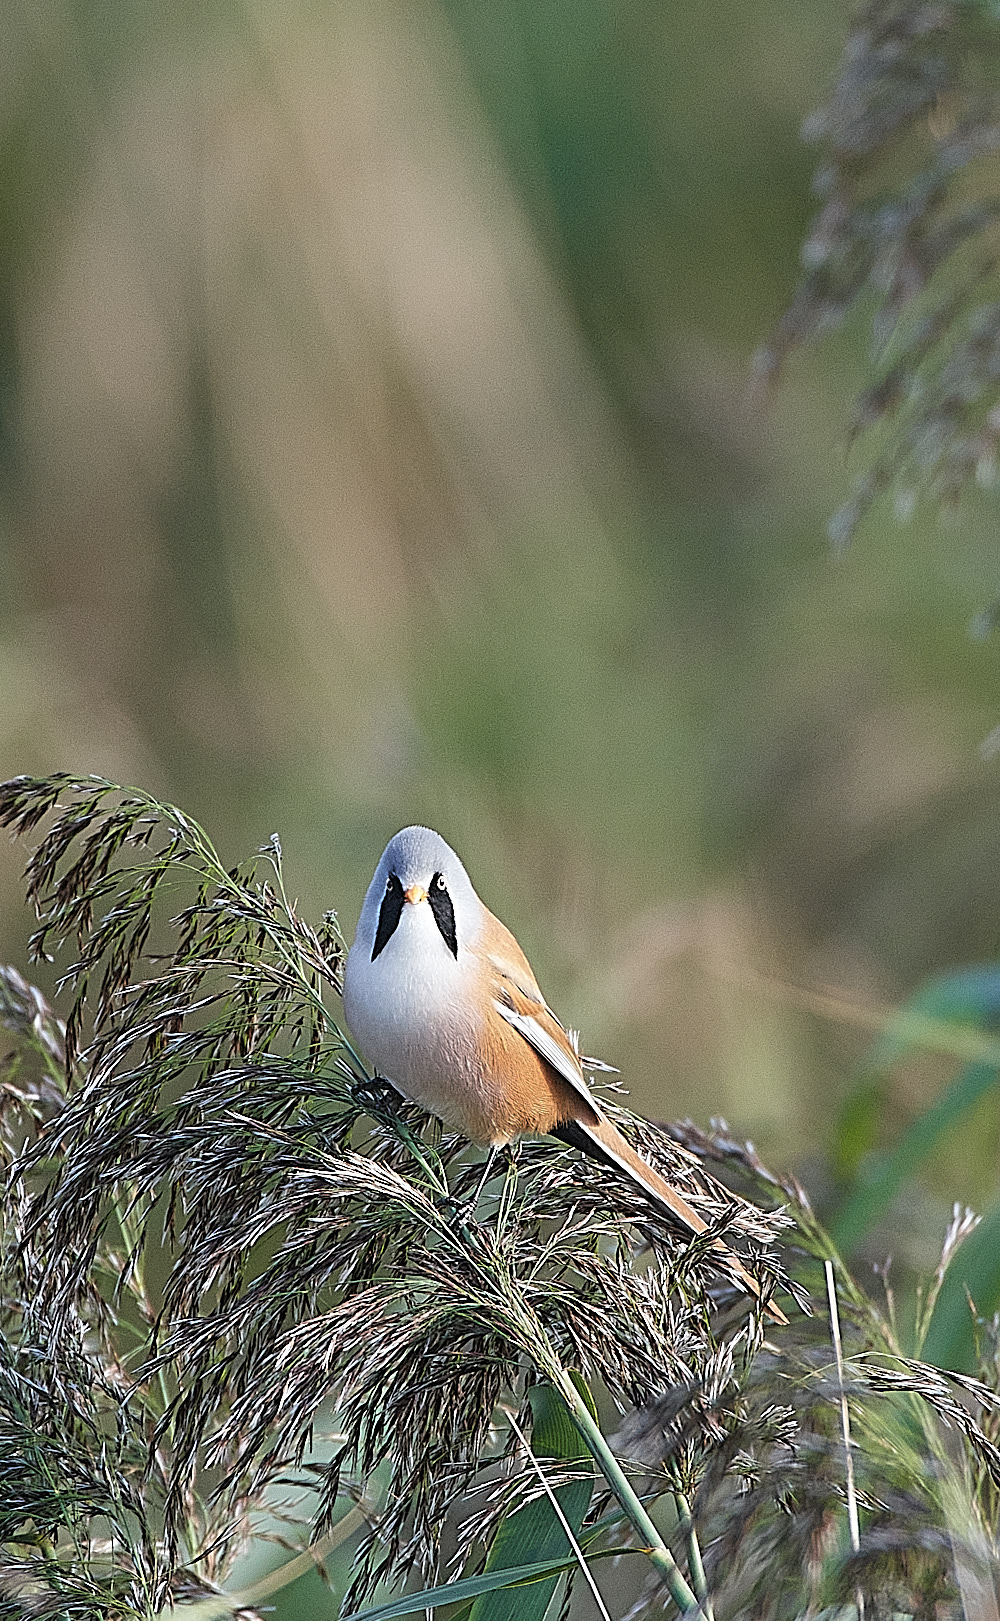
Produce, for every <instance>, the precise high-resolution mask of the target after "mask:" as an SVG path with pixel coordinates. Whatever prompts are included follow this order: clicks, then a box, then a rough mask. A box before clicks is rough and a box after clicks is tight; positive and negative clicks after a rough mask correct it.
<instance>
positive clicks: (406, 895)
mask: <svg viewBox="0 0 1000 1621" xmlns="http://www.w3.org/2000/svg"><path fill="white" fill-rule="evenodd" d="M403 899H404V901H409V903H410V905H411V906H416V904H417V902H418V901H425V900H426V899H427V891H426V889H421V887H420V885H419V884H411V885H410V887H409V889H404V890H403Z"/></svg>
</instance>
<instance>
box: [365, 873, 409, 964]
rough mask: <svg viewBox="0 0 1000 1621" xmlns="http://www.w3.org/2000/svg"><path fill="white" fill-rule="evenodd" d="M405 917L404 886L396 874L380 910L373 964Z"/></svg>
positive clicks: (390, 879) (386, 887)
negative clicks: (403, 916)
mask: <svg viewBox="0 0 1000 1621" xmlns="http://www.w3.org/2000/svg"><path fill="white" fill-rule="evenodd" d="M402 915H403V886H402V884H401V883H400V881H399V879H398V878H397V877H396V874H395V873H394V872H391V873H390V874H389V882H388V883H387V884H386V886H385V894H384V895H383V897H382V905H381V907H380V908H379V914H378V928H377V929H376V930H375V944H374V945H373V946H372V962H374V961H375V958H376V957H377V956H378V954H379V952H380V951H384V950H385V948H386V946H387V945H388V944H389V941H390V940H391V939H392V937H393V935H394V934H395V932H396V925H397V923H398V922H399V920H400V918H401V917H402Z"/></svg>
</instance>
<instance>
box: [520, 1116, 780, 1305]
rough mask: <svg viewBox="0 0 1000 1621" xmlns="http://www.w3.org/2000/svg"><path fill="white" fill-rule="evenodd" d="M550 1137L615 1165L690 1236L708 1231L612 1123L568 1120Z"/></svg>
mask: <svg viewBox="0 0 1000 1621" xmlns="http://www.w3.org/2000/svg"><path fill="white" fill-rule="evenodd" d="M551 1135H552V1136H553V1137H558V1138H559V1139H560V1141H562V1142H564V1143H569V1145H570V1147H572V1148H579V1149H582V1151H583V1152H584V1153H585V1154H589V1155H590V1156H591V1158H592V1159H598V1160H601V1161H602V1163H603V1164H605V1165H612V1166H614V1167H615V1168H616V1169H617V1170H619V1171H623V1172H624V1174H625V1175H626V1176H627V1177H628V1179H629V1181H630V1182H634V1183H635V1184H636V1186H637V1187H639V1188H640V1189H641V1190H642V1192H643V1193H644V1194H645V1195H646V1198H647V1199H648V1200H649V1201H650V1203H651V1204H654V1205H658V1206H659V1208H660V1209H661V1210H663V1211H664V1213H665V1214H666V1215H667V1216H669V1217H670V1219H671V1220H672V1221H675V1222H677V1223H679V1225H680V1226H681V1227H685V1228H686V1229H687V1231H688V1232H689V1233H703V1232H704V1231H705V1229H706V1228H707V1226H708V1223H707V1221H704V1220H703V1218H702V1217H701V1216H699V1214H698V1212H697V1210H694V1209H692V1207H691V1206H690V1205H689V1204H688V1202H687V1200H686V1199H684V1198H682V1197H681V1195H680V1194H679V1193H676V1192H675V1191H674V1189H673V1188H672V1187H671V1186H670V1184H669V1182H665V1181H664V1180H663V1177H662V1176H660V1174H659V1172H657V1171H654V1170H653V1167H652V1166H651V1165H648V1164H647V1163H646V1161H645V1160H644V1159H643V1158H642V1157H641V1155H639V1154H637V1153H636V1151H635V1149H634V1148H631V1147H630V1146H629V1144H628V1143H627V1142H626V1141H625V1138H624V1137H623V1136H622V1134H621V1132H620V1131H616V1129H615V1127H614V1126H613V1125H612V1124H611V1121H610V1120H604V1119H602V1118H598V1119H597V1121H596V1122H595V1123H592V1122H591V1121H589V1120H579V1119H577V1120H566V1121H563V1123H562V1124H561V1125H558V1126H556V1127H555V1128H554V1129H553V1130H552V1132H551ZM713 1248H715V1249H716V1250H718V1251H719V1254H720V1255H724V1256H725V1258H726V1259H725V1270H726V1271H727V1272H730V1273H733V1274H734V1275H735V1276H736V1277H737V1278H738V1279H739V1280H740V1282H741V1283H742V1284H743V1286H744V1287H745V1289H746V1290H747V1292H748V1294H751V1295H754V1296H755V1297H756V1298H757V1299H759V1298H760V1284H759V1283H758V1282H757V1279H756V1278H755V1277H753V1276H752V1274H751V1273H749V1272H748V1271H747V1269H746V1267H745V1266H744V1265H743V1262H742V1261H741V1260H740V1259H739V1257H738V1256H736V1255H734V1254H733V1252H732V1250H731V1249H728V1248H727V1247H726V1245H725V1244H724V1243H723V1242H722V1240H721V1238H717V1239H716V1240H715V1243H714V1245H713ZM764 1309H765V1311H766V1312H767V1315H768V1316H769V1317H770V1318H771V1319H772V1320H773V1321H774V1322H776V1323H787V1322H788V1318H787V1317H786V1316H785V1314H784V1312H783V1311H782V1310H781V1309H780V1307H778V1306H774V1305H772V1304H770V1302H769V1303H768V1305H767V1306H766V1307H765V1308H764Z"/></svg>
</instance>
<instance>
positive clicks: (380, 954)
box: [344, 827, 787, 1323]
mask: <svg viewBox="0 0 1000 1621" xmlns="http://www.w3.org/2000/svg"><path fill="white" fill-rule="evenodd" d="M344 1013H345V1016H346V1020H347V1026H348V1029H349V1031H350V1033H351V1035H352V1037H353V1038H354V1040H355V1041H356V1042H357V1044H358V1046H359V1047H360V1049H361V1051H362V1053H363V1054H364V1056H365V1057H366V1058H367V1059H368V1060H369V1062H370V1063H372V1064H374V1065H375V1066H376V1067H377V1068H378V1070H379V1071H380V1072H381V1073H382V1074H383V1075H384V1076H385V1078H386V1079H387V1080H389V1081H391V1082H392V1084H393V1086H394V1087H396V1089H397V1090H398V1091H399V1092H401V1093H402V1094H403V1096H404V1097H407V1098H411V1099H412V1100H413V1101H414V1102H415V1103H418V1104H419V1105H420V1106H421V1107H422V1108H424V1109H426V1110H428V1112H429V1113H431V1114H433V1115H436V1116H437V1118H438V1119H439V1120H441V1121H443V1122H444V1124H445V1125H446V1126H447V1127H448V1128H449V1129H450V1130H452V1131H457V1132H460V1133H461V1134H462V1135H464V1136H465V1137H468V1138H469V1139H470V1140H471V1141H472V1142H474V1143H478V1144H480V1145H482V1146H484V1147H488V1148H490V1149H491V1150H496V1149H499V1148H502V1147H504V1146H506V1145H508V1144H510V1143H513V1142H515V1141H516V1140H517V1139H518V1138H520V1137H523V1136H526V1135H536V1134H544V1133H548V1134H549V1135H551V1136H553V1137H558V1138H560V1139H561V1140H562V1141H563V1142H565V1143H569V1144H570V1145H571V1146H572V1147H574V1148H579V1149H582V1150H583V1151H584V1153H587V1154H590V1155H592V1156H593V1157H594V1158H595V1159H598V1160H601V1161H602V1162H603V1163H604V1164H606V1165H609V1166H612V1167H614V1168H615V1169H617V1170H618V1171H620V1172H621V1173H623V1174H624V1175H625V1176H626V1177H628V1178H629V1179H630V1181H631V1182H632V1183H633V1184H634V1185H635V1186H637V1187H638V1188H639V1189H640V1190H641V1191H642V1193H643V1194H644V1195H645V1197H646V1198H647V1199H648V1200H649V1201H650V1202H651V1203H652V1204H653V1205H654V1206H655V1207H656V1208H657V1209H658V1210H659V1211H661V1212H662V1213H663V1214H664V1215H666V1216H667V1217H668V1218H669V1219H670V1220H671V1221H672V1222H673V1223H675V1224H676V1225H678V1226H680V1227H682V1228H683V1229H685V1230H686V1231H687V1232H689V1233H702V1232H704V1231H705V1229H706V1227H707V1223H706V1222H705V1221H704V1220H703V1219H702V1217H701V1216H700V1215H699V1214H698V1212H697V1211H696V1210H694V1209H693V1208H692V1206H691V1205H690V1204H689V1203H688V1202H687V1200H686V1199H684V1198H683V1197H682V1195H681V1194H679V1193H678V1192H677V1191H676V1190H675V1189H674V1188H672V1187H671V1186H670V1184H669V1183H668V1182H666V1181H665V1180H664V1178H663V1177H662V1176H660V1174H659V1172H657V1171H655V1170H654V1169H653V1167H652V1166H651V1165H649V1164H648V1163H647V1162H646V1161H645V1160H644V1159H643V1158H642V1157H641V1156H640V1155H639V1154H637V1153H636V1152H635V1150H634V1149H633V1148H632V1147H631V1145H630V1144H629V1143H627V1142H626V1140H625V1138H624V1137H623V1136H622V1134H621V1132H620V1131H618V1130H617V1128H616V1127H615V1126H614V1125H613V1124H612V1122H611V1121H610V1120H609V1119H608V1118H607V1116H606V1115H605V1113H604V1111H603V1110H602V1109H601V1106H600V1104H599V1103H598V1101H597V1099H596V1098H595V1097H594V1095H593V1093H592V1092H591V1090H590V1087H589V1086H588V1084H587V1081H586V1078H585V1076H584V1073H583V1069H582V1067H581V1063H580V1059H579V1056H578V1054H577V1052H576V1050H575V1048H574V1045H573V1043H572V1042H571V1040H570V1038H569V1036H568V1035H567V1033H566V1031H565V1030H564V1029H563V1027H562V1025H561V1024H560V1023H559V1020H558V1019H557V1018H556V1016H555V1014H554V1013H553V1012H552V1009H551V1008H550V1007H549V1006H548V1004H547V1003H546V1001H545V998H544V996H543V995H542V993H541V991H540V990H539V988H538V982H537V980H536V979H535V976H534V974H533V973H532V971H531V967H530V965H529V963H528V960H527V958H526V957H525V955H524V952H523V951H522V950H521V948H520V946H519V945H518V943H517V941H516V940H515V939H514V936H513V935H512V934H511V932H510V930H509V929H507V928H505V927H504V925H503V924H502V923H501V922H500V920H499V918H496V917H494V915H493V913H492V912H491V911H490V910H489V909H488V907H486V906H484V904H483V902H482V901H481V900H480V898H479V896H478V895H477V894H476V891H475V889H474V888H473V886H472V882H471V880H470V878H469V875H468V873H467V872H466V870H465V868H464V867H463V865H462V863H461V861H460V860H459V858H458V856H457V855H456V854H455V852H454V850H452V848H451V847H450V845H448V844H446V843H445V841H444V839H443V838H441V836H440V834H438V833H435V832H433V831H432V830H431V829H430V828H427V827H406V828H403V830H402V832H400V833H397V834H396V836H395V838H393V839H390V841H389V843H388V844H387V845H386V848H385V850H384V851H383V853H382V858H381V860H380V861H379V864H378V866H377V867H376V869H375V876H374V878H373V879H372V881H371V884H370V885H369V887H368V892H367V894H366V896H365V900H364V905H363V907H362V909H361V917H360V919H359V922H358V928H357V934H356V935H355V939H354V944H353V945H352V946H351V949H350V953H349V955H348V958H347V967H346V971H345V975H344ZM714 1247H715V1249H717V1250H718V1252H719V1256H720V1260H723V1259H724V1267H725V1270H726V1271H727V1272H729V1273H730V1274H733V1275H734V1276H735V1277H736V1278H737V1279H738V1280H739V1281H740V1283H741V1284H742V1285H743V1286H744V1288H745V1289H746V1290H747V1291H748V1292H749V1293H750V1294H752V1295H754V1296H759V1294H760V1286H759V1284H758V1282H757V1280H756V1279H755V1278H754V1277H752V1275H751V1274H750V1273H749V1272H748V1271H747V1269H746V1268H745V1267H744V1266H743V1264H742V1262H741V1261H740V1260H739V1259H738V1258H737V1257H736V1256H735V1255H734V1254H733V1253H732V1251H731V1250H729V1249H728V1248H727V1247H726V1246H725V1245H724V1244H723V1243H722V1242H721V1240H716V1242H715V1246H714ZM767 1310H768V1312H769V1314H770V1316H771V1317H772V1318H773V1319H774V1320H775V1321H776V1322H780V1323H784V1322H786V1321H787V1319H786V1318H785V1316H784V1315H783V1313H782V1312H781V1311H779V1309H778V1307H776V1306H773V1305H768V1308H767Z"/></svg>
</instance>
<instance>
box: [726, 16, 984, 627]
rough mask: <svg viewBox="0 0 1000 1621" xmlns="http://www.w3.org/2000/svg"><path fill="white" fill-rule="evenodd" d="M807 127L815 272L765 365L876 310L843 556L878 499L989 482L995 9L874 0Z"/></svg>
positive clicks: (908, 498)
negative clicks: (816, 204)
mask: <svg viewBox="0 0 1000 1621" xmlns="http://www.w3.org/2000/svg"><path fill="white" fill-rule="evenodd" d="M806 133H807V136H808V138H809V139H811V140H813V141H815V142H816V144H817V145H818V146H819V148H820V163H819V167H818V169H817V171H816V175H815V178H814V182H813V189H814V191H815V192H816V193H817V195H818V196H819V197H820V198H821V199H822V205H823V206H822V208H821V210H820V212H819V214H818V215H817V217H816V219H815V220H814V221H813V224H812V226H811V228H810V231H809V235H808V237H807V238H806V241H805V244H804V247H803V249H802V260H803V264H804V267H805V275H804V277H803V279H802V282H801V284H800V286H799V289H798V291H797V293H796V295H795V298H794V300H793V302H792V304H791V307H790V308H789V310H788V312H787V313H786V314H785V315H784V316H783V317H782V319H781V321H780V322H779V324H778V327H777V330H776V332H775V335H774V338H773V340H772V342H771V343H770V344H769V345H768V346H767V347H766V348H764V349H762V350H761V351H760V354H759V356H758V365H759V368H760V369H761V371H762V372H764V373H765V374H766V373H768V372H771V371H774V370H776V369H777V367H778V365H779V363H780V361H781V359H782V357H783V356H784V354H785V353H786V351H787V350H788V349H789V348H790V347H791V346H792V345H793V344H797V343H801V342H803V340H805V339H808V338H812V337H814V336H816V335H817V334H818V333H821V332H823V331H824V330H825V329H829V328H831V327H834V326H837V325H839V324H840V323H841V322H842V321H843V320H844V318H845V316H846V315H847V314H848V313H849V312H850V311H851V310H852V309H853V307H854V306H855V305H856V304H857V303H858V301H859V300H860V299H861V298H862V296H863V295H866V294H867V295H868V298H869V301H870V303H872V304H873V305H874V313H873V315H872V327H871V331H872V348H873V359H874V365H875V368H876V371H877V376H876V379H875V381H874V382H872V383H871V384H870V385H869V386H868V387H867V388H866V389H865V390H864V391H863V392H862V393H861V394H860V395H859V396H858V398H857V400H856V402H855V404H854V407H853V410H852V413H851V433H852V436H857V435H864V436H865V438H866V441H868V442H869V443H868V444H867V459H868V461H869V463H870V466H869V469H868V471H867V472H866V473H865V474H864V476H863V477H862V478H861V479H860V480H859V482H858V484H857V487H856V489H855V493H854V494H853V496H852V497H851V499H850V500H849V501H848V502H847V503H845V505H844V506H843V507H841V509H840V511H839V512H838V513H837V515H836V517H835V518H834V519H833V522H832V524H831V529H830V532H831V536H832V538H833V539H834V540H835V541H836V542H837V543H838V544H839V545H843V544H845V543H846V542H847V541H848V540H849V539H850V538H851V536H852V535H853V534H854V532H855V530H856V529H857V526H858V524H859V522H860V521H861V519H862V518H863V517H864V516H865V515H866V514H867V512H868V510H869V508H870V507H871V504H872V502H873V501H874V500H875V499H876V497H877V496H878V495H880V494H881V493H882V492H883V491H884V490H886V489H890V490H892V491H893V492H894V495H895V500H896V504H897V508H898V509H899V510H900V511H903V512H905V511H906V510H908V509H910V508H912V506H913V505H914V504H915V502H916V500H917V498H918V496H920V495H924V494H926V495H928V496H929V497H930V498H931V499H932V500H933V501H934V502H936V503H939V504H944V503H955V502H957V500H958V498H959V496H960V495H962V493H963V492H964V491H965V490H966V489H967V488H968V486H969V485H970V484H971V483H972V482H973V480H978V481H979V482H980V483H981V484H984V485H986V486H987V487H991V486H992V485H993V483H994V482H995V480H996V476H997V447H998V444H1000V301H998V298H997V293H998V291H1000V286H998V266H997V241H998V234H997V226H998V223H1000V186H998V184H997V179H996V174H997V158H998V154H1000V13H998V11H997V8H996V6H995V5H993V4H990V3H989V0H945V3H940V4H939V3H937V0H866V3H865V4H863V5H860V6H858V7H856V9H855V11H854V15H853V21H852V27H851V31H850V33H849V36H848V39H847V43H846V45H845V47H844V55H843V60H842V63H841V67H840V72H839V74H838V77H837V82H836V85H835V87H834V90H833V94H832V96H831V97H830V100H829V101H828V102H827V104H826V105H825V106H824V107H823V108H822V109H821V110H820V111H819V112H816V113H814V114H813V115H812V116H811V117H810V118H809V120H808V121H807V124H806ZM980 623H982V624H983V625H984V627H985V626H986V625H987V624H988V621H980Z"/></svg>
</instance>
